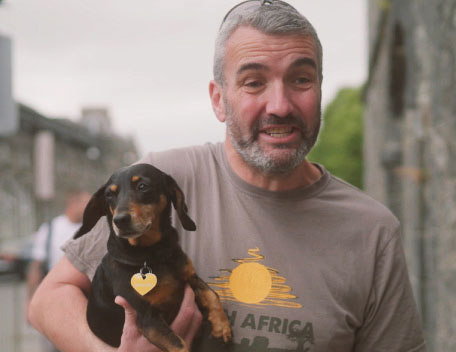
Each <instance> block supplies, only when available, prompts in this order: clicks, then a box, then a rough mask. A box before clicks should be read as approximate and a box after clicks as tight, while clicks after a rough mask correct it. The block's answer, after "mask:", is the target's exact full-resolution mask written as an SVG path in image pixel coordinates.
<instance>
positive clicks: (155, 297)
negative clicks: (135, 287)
mask: <svg viewBox="0 0 456 352" xmlns="http://www.w3.org/2000/svg"><path fill="white" fill-rule="evenodd" d="M178 286H179V284H178V282H177V281H176V279H175V278H174V277H172V276H171V275H165V276H161V277H160V278H159V279H158V281H157V286H156V287H154V289H153V290H152V291H150V292H149V293H147V294H146V295H145V296H144V297H143V299H145V300H146V301H147V302H149V303H150V304H151V305H154V306H155V305H162V304H165V303H167V302H170V301H172V300H173V299H174V298H175V297H174V293H175V292H176V291H177V289H178Z"/></svg>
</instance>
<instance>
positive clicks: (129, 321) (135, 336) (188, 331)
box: [115, 285, 202, 352]
mask: <svg viewBox="0 0 456 352" xmlns="http://www.w3.org/2000/svg"><path fill="white" fill-rule="evenodd" d="M115 302H116V303H117V304H118V305H120V306H122V307H123V308H124V309H125V324H124V328H123V332H122V339H121V341H120V346H119V349H118V351H119V352H123V351H125V352H131V351H142V352H158V351H160V350H159V349H158V348H157V347H155V346H154V345H152V344H151V343H150V342H149V341H148V340H147V339H146V338H145V337H144V336H143V335H142V334H141V333H140V332H139V330H138V327H137V326H136V312H135V310H134V309H133V308H132V307H131V306H130V305H129V304H128V302H127V301H126V300H125V299H124V298H123V297H120V296H117V297H116V299H115ZM201 321H202V314H201V312H200V311H199V310H198V307H197V306H196V303H195V294H194V292H193V290H192V289H191V288H190V286H188V285H187V286H186V287H185V293H184V299H183V300H182V304H181V307H180V309H179V312H178V313H177V316H176V319H174V321H173V323H172V324H171V329H172V330H173V331H174V333H175V334H176V335H178V336H180V337H182V338H183V339H184V341H185V343H186V344H187V346H188V347H189V348H190V346H191V344H192V341H193V338H194V337H195V335H196V333H197V332H198V330H199V328H200V325H201Z"/></svg>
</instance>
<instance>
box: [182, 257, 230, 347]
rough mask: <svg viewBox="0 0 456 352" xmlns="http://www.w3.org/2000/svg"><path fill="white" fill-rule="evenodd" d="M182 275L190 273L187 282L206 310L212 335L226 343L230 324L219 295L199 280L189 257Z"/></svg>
mask: <svg viewBox="0 0 456 352" xmlns="http://www.w3.org/2000/svg"><path fill="white" fill-rule="evenodd" d="M183 274H184V276H185V275H190V277H189V279H188V282H189V283H190V285H191V286H192V288H193V290H194V291H195V298H196V301H197V302H198V304H199V305H200V306H202V307H205V308H206V309H207V310H208V312H209V315H208V319H209V321H210V322H211V324H212V335H213V336H214V337H216V338H222V339H223V341H224V342H225V343H226V342H228V341H230V340H231V325H230V322H229V320H228V318H227V317H226V314H225V312H224V310H223V307H222V303H221V302H220V299H219V296H218V295H217V293H215V292H214V291H213V290H211V288H210V287H209V286H208V285H207V284H206V283H205V282H204V281H203V280H201V279H200V278H199V277H198V276H197V275H196V273H195V270H194V269H193V264H192V262H191V261H190V259H187V264H186V265H185V267H184V272H183Z"/></svg>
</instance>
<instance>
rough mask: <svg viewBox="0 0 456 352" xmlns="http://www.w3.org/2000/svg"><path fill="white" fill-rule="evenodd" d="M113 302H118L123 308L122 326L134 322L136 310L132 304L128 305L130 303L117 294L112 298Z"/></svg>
mask: <svg viewBox="0 0 456 352" xmlns="http://www.w3.org/2000/svg"><path fill="white" fill-rule="evenodd" d="M114 302H115V303H116V304H118V305H119V306H121V307H123V309H124V310H125V324H124V326H127V325H130V324H136V312H135V310H134V309H133V308H132V306H130V304H129V303H128V302H127V300H126V299H125V298H123V297H122V296H117V297H116V298H115V299H114Z"/></svg>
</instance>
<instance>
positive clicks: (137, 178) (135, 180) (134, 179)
mask: <svg viewBox="0 0 456 352" xmlns="http://www.w3.org/2000/svg"><path fill="white" fill-rule="evenodd" d="M131 181H132V182H137V181H139V176H133V177H132V178H131Z"/></svg>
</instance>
